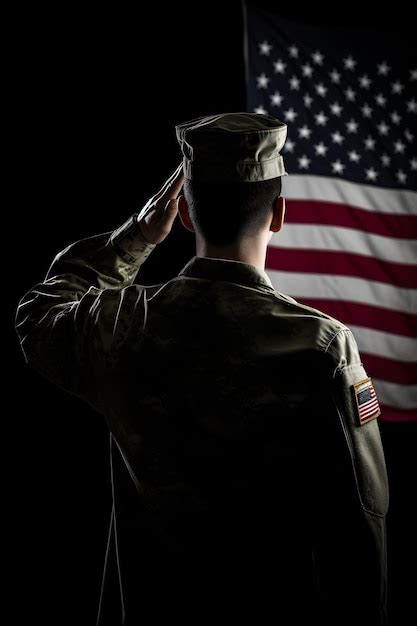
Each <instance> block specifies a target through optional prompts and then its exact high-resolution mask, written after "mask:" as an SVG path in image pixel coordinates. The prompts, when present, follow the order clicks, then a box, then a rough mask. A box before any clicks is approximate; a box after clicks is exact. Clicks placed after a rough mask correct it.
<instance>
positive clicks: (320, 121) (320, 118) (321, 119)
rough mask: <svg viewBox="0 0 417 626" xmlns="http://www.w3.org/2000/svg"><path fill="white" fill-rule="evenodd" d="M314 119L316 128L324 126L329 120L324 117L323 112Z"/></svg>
mask: <svg viewBox="0 0 417 626" xmlns="http://www.w3.org/2000/svg"><path fill="white" fill-rule="evenodd" d="M314 117H315V118H316V124H317V126H326V123H327V120H328V119H329V118H328V117H327V115H324V113H323V111H320V113H317V115H315V116H314Z"/></svg>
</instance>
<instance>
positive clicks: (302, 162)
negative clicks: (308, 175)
mask: <svg viewBox="0 0 417 626" xmlns="http://www.w3.org/2000/svg"><path fill="white" fill-rule="evenodd" d="M310 163H311V159H309V158H307V156H306V155H305V154H303V156H302V157H301V158H300V159H298V167H299V168H300V170H308V168H309V167H310Z"/></svg>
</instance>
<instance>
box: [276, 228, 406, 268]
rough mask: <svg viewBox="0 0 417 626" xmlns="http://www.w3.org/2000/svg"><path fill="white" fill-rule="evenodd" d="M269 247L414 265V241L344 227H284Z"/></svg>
mask: <svg viewBox="0 0 417 626" xmlns="http://www.w3.org/2000/svg"><path fill="white" fill-rule="evenodd" d="M270 244H271V245H272V246H275V247H277V248H292V249H297V248H299V249H303V250H332V251H334V252H343V253H345V254H346V253H354V254H363V255H365V256H368V257H372V258H375V259H381V260H382V261H392V262H394V263H407V264H410V265H413V264H415V265H417V239H397V238H395V239H394V238H393V237H384V236H383V235H375V234H373V233H367V232H364V231H363V230H356V229H355V228H345V227H343V226H322V225H317V224H285V225H284V228H283V229H282V231H280V232H279V233H274V234H273V235H272V237H271V242H270Z"/></svg>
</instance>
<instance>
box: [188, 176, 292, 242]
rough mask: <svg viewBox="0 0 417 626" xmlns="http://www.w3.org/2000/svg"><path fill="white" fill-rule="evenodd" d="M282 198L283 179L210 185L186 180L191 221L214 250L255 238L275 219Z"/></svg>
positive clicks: (209, 183)
mask: <svg viewBox="0 0 417 626" xmlns="http://www.w3.org/2000/svg"><path fill="white" fill-rule="evenodd" d="M280 194H281V177H277V178H271V179H270V180H261V181H256V182H231V183H228V182H227V183H225V182H211V181H210V182H206V181H199V180H194V179H191V180H190V179H186V180H185V183H184V197H185V199H186V201H187V204H188V207H189V213H190V219H191V221H192V223H193V225H194V227H195V228H197V229H198V231H199V232H200V233H201V235H202V236H203V237H204V239H205V240H206V241H207V242H208V243H210V244H211V245H213V246H227V245H232V244H234V243H237V242H238V241H240V240H241V239H247V238H248V239H250V238H252V237H254V236H255V235H256V234H257V233H258V232H259V230H260V229H261V228H262V227H263V226H265V223H266V221H267V219H268V216H271V217H272V204H273V201H274V200H275V198H276V197H277V196H279V195H280Z"/></svg>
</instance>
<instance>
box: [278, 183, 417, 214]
mask: <svg viewBox="0 0 417 626" xmlns="http://www.w3.org/2000/svg"><path fill="white" fill-rule="evenodd" d="M282 195H283V196H284V197H285V198H288V199H291V200H323V201H325V202H338V203H340V204H346V205H347V206H353V207H357V208H359V209H364V210H365V211H373V212H377V213H396V214H398V215H417V193H416V192H414V191H407V190H403V189H387V188H384V187H374V186H372V185H359V184H357V183H351V182H349V181H347V180H340V179H338V178H327V177H326V176H307V175H302V174H301V175H294V176H283V177H282Z"/></svg>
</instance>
